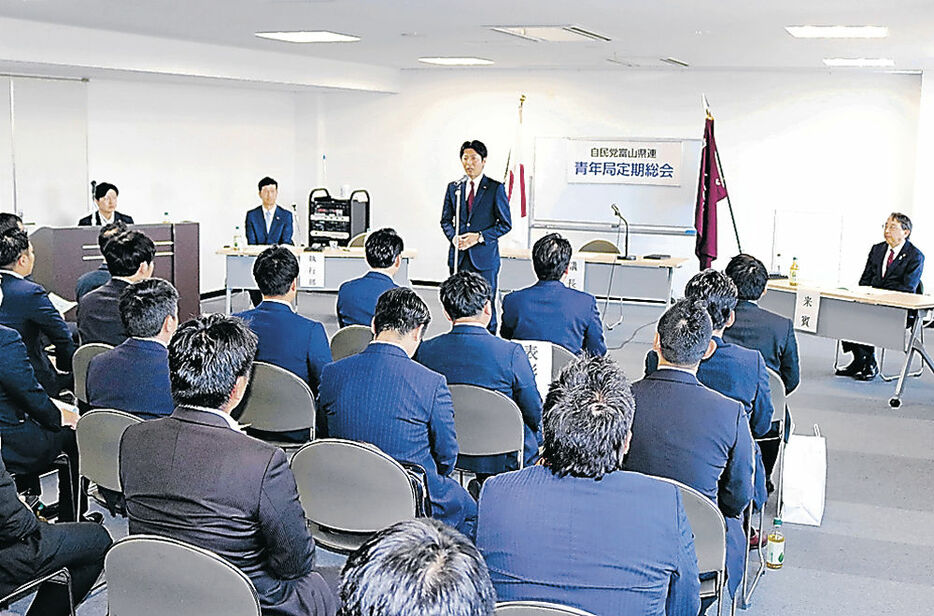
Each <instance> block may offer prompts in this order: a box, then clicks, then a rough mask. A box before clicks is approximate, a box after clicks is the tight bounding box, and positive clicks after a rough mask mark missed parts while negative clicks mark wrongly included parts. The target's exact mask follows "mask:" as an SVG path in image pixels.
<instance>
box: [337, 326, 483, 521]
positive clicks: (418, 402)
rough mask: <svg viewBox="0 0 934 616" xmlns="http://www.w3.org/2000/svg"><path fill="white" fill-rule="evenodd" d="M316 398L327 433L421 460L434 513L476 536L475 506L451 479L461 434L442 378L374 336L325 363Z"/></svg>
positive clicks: (407, 459) (409, 459) (400, 457)
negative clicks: (361, 347) (365, 344)
mask: <svg viewBox="0 0 934 616" xmlns="http://www.w3.org/2000/svg"><path fill="white" fill-rule="evenodd" d="M319 399H320V403H321V409H322V410H323V411H324V413H325V414H326V417H327V431H328V435H329V436H332V437H336V438H345V439H350V440H354V441H363V442H366V443H372V444H373V445H376V446H377V447H379V448H380V449H381V450H382V451H384V452H385V453H386V454H388V455H390V456H392V457H393V458H395V459H396V460H400V461H403V462H411V463H414V464H418V465H420V466H421V467H422V468H424V469H425V473H426V475H427V477H428V492H429V495H430V497H431V504H432V509H433V513H432V517H434V518H437V519H439V520H441V521H442V522H445V523H447V524H450V525H451V526H453V527H455V528H457V529H458V530H459V531H461V532H462V533H464V534H465V535H467V536H469V537H473V535H474V530H475V525H476V517H477V504H476V502H474V500H473V498H471V496H470V495H469V494H468V493H467V491H466V490H465V489H464V488H462V487H461V486H460V484H458V483H457V482H456V481H455V480H454V479H452V478H451V477H450V475H451V473H452V472H453V470H454V463H455V461H456V460H457V434H456V433H455V430H454V407H453V406H452V405H451V392H450V391H449V390H448V387H447V384H446V383H445V381H444V377H443V376H441V375H440V374H438V373H437V372H432V371H431V370H429V369H428V368H426V367H424V366H422V365H420V364H418V363H417V362H414V361H412V360H411V359H410V358H409V357H408V356H407V355H406V354H405V351H403V350H402V349H401V348H399V347H397V346H394V345H391V344H384V343H379V342H372V343H370V345H369V346H368V347H367V348H366V349H365V350H364V351H363V352H362V353H358V354H356V355H352V356H350V357H347V358H344V359H342V360H340V361H336V362H334V363H333V364H329V365H328V366H327V367H326V368H325V369H324V372H323V373H322V374H321V389H320V395H319Z"/></svg>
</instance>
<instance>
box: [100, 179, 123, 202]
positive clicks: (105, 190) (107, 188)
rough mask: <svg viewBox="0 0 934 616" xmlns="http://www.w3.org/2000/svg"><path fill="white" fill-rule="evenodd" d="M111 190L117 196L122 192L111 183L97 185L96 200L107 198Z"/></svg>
mask: <svg viewBox="0 0 934 616" xmlns="http://www.w3.org/2000/svg"><path fill="white" fill-rule="evenodd" d="M111 190H112V191H114V194H116V195H119V194H120V191H119V190H118V189H117V187H116V186H114V185H113V184H111V183H110V182H98V183H97V185H95V186H94V200H95V201H100V200H101V199H103V198H104V197H106V196H107V193H108V192H110V191H111Z"/></svg>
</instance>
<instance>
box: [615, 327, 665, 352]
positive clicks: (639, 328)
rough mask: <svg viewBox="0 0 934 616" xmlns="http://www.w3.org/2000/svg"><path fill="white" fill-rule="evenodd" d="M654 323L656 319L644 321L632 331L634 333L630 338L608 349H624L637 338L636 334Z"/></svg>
mask: <svg viewBox="0 0 934 616" xmlns="http://www.w3.org/2000/svg"><path fill="white" fill-rule="evenodd" d="M654 323H655V321H649V322H648V323H643V324H642V325H640V326H639V327H637V328H636V329H634V330H633V331H632V334H631V335H630V336H629V337H628V338H626V339H625V340H624V341H623V342H622V343H620V345H619V346H615V347H607V350H608V351H619V350H620V349H622V348H623V347H624V346H626V345H627V344H629V343H630V342H632V341H633V339H635V337H636V334H638V333H639V332H640V331H642V330H643V329H645V328H646V327H648V326H649V325H652V324H654Z"/></svg>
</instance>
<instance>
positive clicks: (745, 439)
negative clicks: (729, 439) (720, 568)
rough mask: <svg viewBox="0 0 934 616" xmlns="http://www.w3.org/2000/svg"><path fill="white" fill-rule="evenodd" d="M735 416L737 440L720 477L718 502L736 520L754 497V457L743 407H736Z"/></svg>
mask: <svg viewBox="0 0 934 616" xmlns="http://www.w3.org/2000/svg"><path fill="white" fill-rule="evenodd" d="M737 407H738V408H737V412H736V439H735V440H734V441H733V446H732V447H730V456H729V458H728V459H727V462H726V468H725V469H724V471H723V475H721V476H720V487H719V491H718V497H717V501H718V502H719V504H720V511H722V512H723V515H725V516H729V517H731V518H735V517H737V516H739V515H740V514H741V513H742V512H743V509H745V508H746V505H748V504H749V501H751V500H752V496H753V485H752V469H753V468H754V460H753V453H752V434H751V433H750V431H749V420H748V419H746V413H745V412H743V408H742V405H740V404H739V403H737Z"/></svg>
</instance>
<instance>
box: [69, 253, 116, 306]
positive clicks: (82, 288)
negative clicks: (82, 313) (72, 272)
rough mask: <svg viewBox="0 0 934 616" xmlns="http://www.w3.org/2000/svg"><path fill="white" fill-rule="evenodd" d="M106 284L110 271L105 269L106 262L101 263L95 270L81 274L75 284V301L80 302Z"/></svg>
mask: <svg viewBox="0 0 934 616" xmlns="http://www.w3.org/2000/svg"><path fill="white" fill-rule="evenodd" d="M108 282H110V270H109V269H107V263H106V262H105V263H101V264H100V266H99V267H98V268H97V269H96V270H91V271H90V272H86V273H84V274H81V276H79V277H78V282H76V283H75V301H78V302H80V301H81V298H82V297H84V296H85V295H87V294H88V293H90V292H91V291H93V290H94V289H97V288H98V287H102V286H104V285H105V284H107V283H108Z"/></svg>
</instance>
